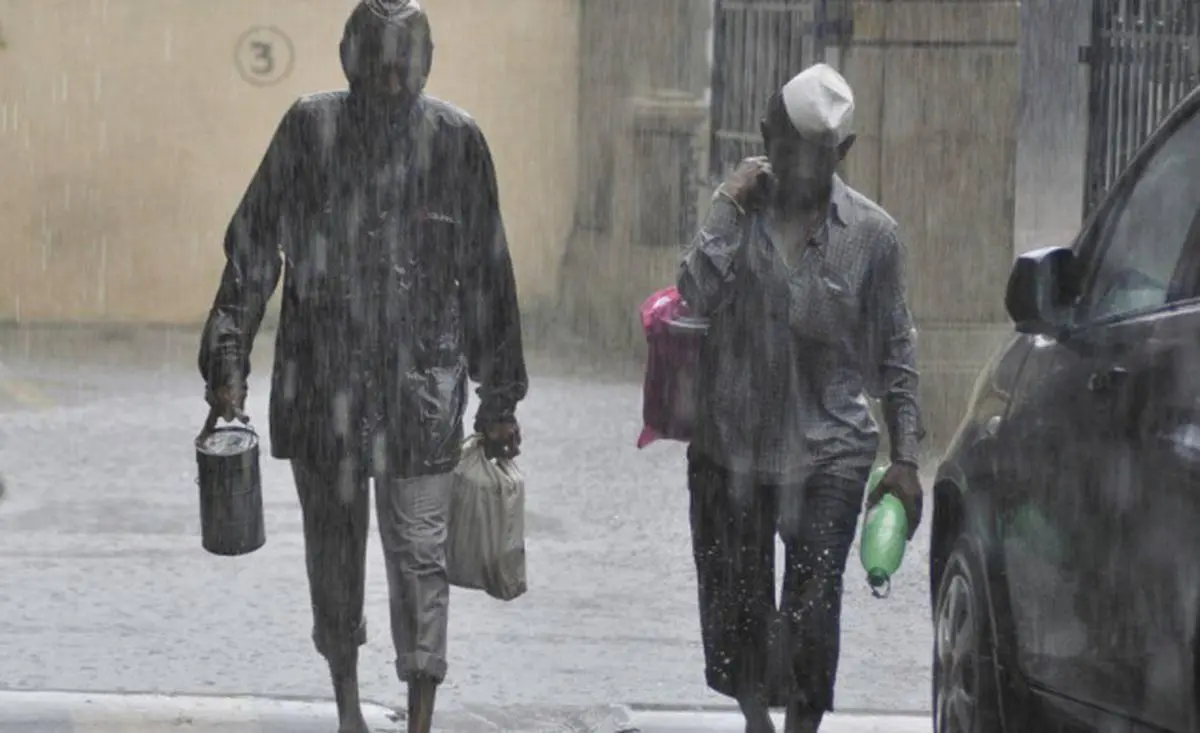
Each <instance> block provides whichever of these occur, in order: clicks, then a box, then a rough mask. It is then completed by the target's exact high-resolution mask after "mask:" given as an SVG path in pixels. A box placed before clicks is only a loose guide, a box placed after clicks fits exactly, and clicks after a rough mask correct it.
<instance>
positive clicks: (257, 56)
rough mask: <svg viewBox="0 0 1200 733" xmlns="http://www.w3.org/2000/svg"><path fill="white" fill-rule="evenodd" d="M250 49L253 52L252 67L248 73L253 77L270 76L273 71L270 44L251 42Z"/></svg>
mask: <svg viewBox="0 0 1200 733" xmlns="http://www.w3.org/2000/svg"><path fill="white" fill-rule="evenodd" d="M250 48H251V49H253V51H254V65H253V66H251V67H250V73H252V74H254V75H255V76H270V75H271V72H272V71H274V70H275V56H274V55H272V53H271V48H272V46H271V44H270V43H268V42H266V41H251V42H250Z"/></svg>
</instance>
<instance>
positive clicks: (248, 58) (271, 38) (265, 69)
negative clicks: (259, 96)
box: [233, 26, 295, 87]
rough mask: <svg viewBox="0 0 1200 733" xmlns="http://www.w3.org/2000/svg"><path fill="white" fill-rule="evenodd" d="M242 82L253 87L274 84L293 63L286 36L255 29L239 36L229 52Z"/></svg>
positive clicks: (269, 28) (269, 29)
mask: <svg viewBox="0 0 1200 733" xmlns="http://www.w3.org/2000/svg"><path fill="white" fill-rule="evenodd" d="M233 60H234V64H235V65H236V66H237V70H238V73H239V74H240V75H241V77H242V79H244V80H246V81H247V82H249V83H250V84H253V85H254V86H256V87H266V86H271V85H272V84H277V83H279V82H280V81H282V80H283V79H284V78H286V77H287V75H288V74H290V73H291V71H292V65H293V63H295V49H294V48H293V47H292V41H291V39H290V38H288V37H287V35H286V34H285V33H284V32H283V31H281V30H279V29H278V28H276V27H274V26H255V27H253V28H250V29H249V30H247V31H246V32H245V33H243V34H242V35H241V37H240V38H238V40H237V45H236V46H235V47H234V52H233Z"/></svg>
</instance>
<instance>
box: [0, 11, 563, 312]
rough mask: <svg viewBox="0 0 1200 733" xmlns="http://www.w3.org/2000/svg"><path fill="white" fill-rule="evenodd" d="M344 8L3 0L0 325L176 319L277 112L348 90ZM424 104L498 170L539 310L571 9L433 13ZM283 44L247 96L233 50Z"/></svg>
mask: <svg viewBox="0 0 1200 733" xmlns="http://www.w3.org/2000/svg"><path fill="white" fill-rule="evenodd" d="M351 5H352V2H351V0H0V35H2V36H3V39H4V42H5V43H4V46H5V47H4V48H3V49H0V160H2V161H3V172H4V184H3V187H2V188H0V232H3V234H2V235H0V237H2V238H0V320H13V319H19V320H22V321H45V320H50V321H54V320H58V321H92V320H102V321H116V322H122V321H123V322H155V323H189V322H195V321H197V320H199V319H201V318H202V317H203V315H204V312H205V310H206V309H207V307H208V304H209V301H210V300H211V297H212V292H213V289H214V287H215V285H216V280H217V277H218V275H219V272H220V267H221V264H222V261H221V252H220V242H221V237H222V234H223V230H224V227H225V225H226V224H227V222H228V219H229V216H230V214H231V213H232V210H233V208H234V206H235V205H236V203H237V200H238V198H239V197H240V196H241V193H242V191H243V189H244V187H245V185H246V183H247V181H248V179H249V176H250V174H251V172H252V171H253V169H254V167H255V166H256V165H257V163H258V161H259V159H260V157H261V155H262V153H263V151H264V149H265V146H266V143H267V140H268V139H269V137H270V134H271V132H272V130H273V129H274V127H275V125H276V124H277V123H278V121H279V118H280V115H281V114H282V113H283V112H284V110H285V109H286V108H287V107H288V105H289V104H290V103H291V101H292V100H293V99H294V98H295V97H296V96H298V95H300V94H303V93H306V92H311V91H316V90H321V89H330V88H338V87H342V86H344V83H345V82H344V79H343V78H342V76H341V70H340V66H339V64H338V59H337V42H338V40H339V37H340V33H341V27H342V23H343V22H344V19H345V16H346V13H347V11H348V9H349V8H350V7H351ZM425 6H426V7H427V9H428V11H429V14H430V17H431V19H432V23H433V29H434V38H435V42H436V43H437V52H436V57H435V62H434V72H433V78H432V80H431V84H430V91H431V92H432V93H433V94H435V95H438V96H443V97H446V98H448V99H450V100H452V101H454V102H455V103H456V104H459V105H460V106H462V107H464V108H465V109H467V110H468V111H469V112H471V113H472V114H473V115H474V116H475V117H476V119H477V120H478V121H479V122H480V124H481V126H482V127H483V129H484V131H485V133H486V134H487V136H488V138H489V140H490V142H491V145H492V148H493V153H494V155H495V158H496V164H497V170H498V175H499V179H500V189H501V200H502V206H503V209H504V213H505V216H506V220H507V225H508V230H509V239H510V242H511V244H512V248H513V256H514V259H515V261H516V266H517V271H518V279H519V287H520V289H521V293H522V296H523V298H524V299H526V300H538V299H541V298H544V297H547V296H549V295H551V294H552V292H553V289H554V285H555V281H556V273H557V265H558V261H559V256H560V252H561V248H562V245H563V242H564V241H565V239H566V237H567V235H568V233H569V230H570V224H571V217H572V206H573V204H574V194H575V179H576V173H575V169H576V158H575V155H574V150H575V145H576V138H577V129H576V128H577V117H578V113H577V109H578V91H577V90H578V82H577V80H578V68H579V58H578V39H579V7H578V6H579V2H578V0H503V2H501V1H499V0H427V1H426V2H425ZM257 25H272V26H277V27H279V28H280V29H282V30H283V31H284V32H285V33H286V35H287V36H288V37H290V39H291V41H292V44H293V47H294V67H293V70H292V72H291V74H290V75H289V76H288V77H287V78H285V79H283V80H282V81H280V82H279V83H278V84H276V85H274V86H268V87H256V86H253V85H251V84H249V83H247V82H246V81H244V80H243V79H242V78H241V76H240V75H239V74H238V72H237V70H236V68H235V65H234V49H235V45H236V42H237V39H238V38H239V36H241V35H242V33H243V32H244V31H246V30H247V29H248V28H249V27H251V26H257Z"/></svg>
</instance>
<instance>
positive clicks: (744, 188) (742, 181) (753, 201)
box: [717, 157, 775, 209]
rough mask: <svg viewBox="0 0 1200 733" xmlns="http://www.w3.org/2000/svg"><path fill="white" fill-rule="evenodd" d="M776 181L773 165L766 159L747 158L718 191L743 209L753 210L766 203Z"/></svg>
mask: <svg viewBox="0 0 1200 733" xmlns="http://www.w3.org/2000/svg"><path fill="white" fill-rule="evenodd" d="M774 180H775V176H774V174H773V173H772V172H771V163H770V161H768V160H767V159H766V158H765V157H757V158H746V159H745V160H743V161H742V162H741V163H738V166H737V168H735V169H734V171H733V172H732V173H730V174H729V177H728V178H726V179H725V182H724V183H722V184H721V187H720V188H719V189H717V190H718V191H720V192H721V193H723V194H724V195H726V196H728V197H729V198H730V199H732V200H733V202H734V203H736V204H737V205H738V206H740V207H742V208H743V209H751V208H755V207H757V206H759V205H761V204H763V203H765V202H766V200H767V198H768V196H769V194H770V191H771V187H772V185H773V183H774Z"/></svg>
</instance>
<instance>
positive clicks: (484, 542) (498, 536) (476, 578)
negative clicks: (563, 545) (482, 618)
mask: <svg viewBox="0 0 1200 733" xmlns="http://www.w3.org/2000/svg"><path fill="white" fill-rule="evenodd" d="M446 570H447V573H448V574H449V578H450V584H451V585H455V586H458V587H459V588H470V589H473V590H482V591H484V592H485V593H487V594H488V595H489V596H491V597H493V598H496V599H498V600H501V601H511V600H513V599H515V598H517V597H519V596H521V595H523V594H524V593H525V591H526V590H527V586H526V581H525V479H524V477H523V476H521V472H520V471H519V470H518V469H517V466H516V464H515V463H513V462H512V461H507V460H502V459H501V460H494V461H493V460H489V459H488V458H487V456H485V455H484V453H483V444H482V442H481V441H480V438H479V436H477V435H476V436H471V437H470V438H467V440H466V442H465V443H464V444H463V451H462V458H461V459H460V460H459V462H458V466H457V467H455V469H454V485H453V489H452V493H451V501H450V518H449V521H448V526H447V534H446Z"/></svg>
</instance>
